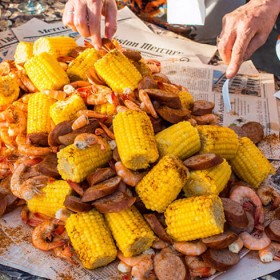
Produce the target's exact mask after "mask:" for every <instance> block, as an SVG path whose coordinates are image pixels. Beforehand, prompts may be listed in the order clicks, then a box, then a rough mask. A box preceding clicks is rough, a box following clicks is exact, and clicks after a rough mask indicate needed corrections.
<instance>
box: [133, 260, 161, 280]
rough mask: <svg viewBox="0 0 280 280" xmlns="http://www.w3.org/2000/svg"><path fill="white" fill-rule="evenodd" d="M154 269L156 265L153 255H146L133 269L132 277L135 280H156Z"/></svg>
mask: <svg viewBox="0 0 280 280" xmlns="http://www.w3.org/2000/svg"><path fill="white" fill-rule="evenodd" d="M153 269H154V264H153V260H152V257H151V255H144V257H143V259H142V260H141V261H139V262H138V263H137V264H136V265H134V266H133V267H132V269H131V276H132V277H133V279H135V280H144V279H150V280H152V279H154V280H156V277H155V275H154V273H153Z"/></svg>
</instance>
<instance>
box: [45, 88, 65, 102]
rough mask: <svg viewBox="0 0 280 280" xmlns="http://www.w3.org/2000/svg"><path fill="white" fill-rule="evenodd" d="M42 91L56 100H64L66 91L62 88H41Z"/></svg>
mask: <svg viewBox="0 0 280 280" xmlns="http://www.w3.org/2000/svg"><path fill="white" fill-rule="evenodd" d="M42 93H44V94H46V95H47V96H49V97H51V98H54V99H56V100H65V99H66V96H67V94H66V92H64V91H62V90H50V89H43V90H42Z"/></svg>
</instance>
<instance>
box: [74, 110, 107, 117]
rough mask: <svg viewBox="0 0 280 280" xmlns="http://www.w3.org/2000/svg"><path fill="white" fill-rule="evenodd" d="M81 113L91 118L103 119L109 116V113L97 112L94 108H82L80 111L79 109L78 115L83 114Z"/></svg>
mask: <svg viewBox="0 0 280 280" xmlns="http://www.w3.org/2000/svg"><path fill="white" fill-rule="evenodd" d="M81 115H86V116H87V117H89V118H95V119H103V118H106V117H107V115H105V114H102V113H98V112H95V111H93V110H80V111H78V112H77V116H81Z"/></svg>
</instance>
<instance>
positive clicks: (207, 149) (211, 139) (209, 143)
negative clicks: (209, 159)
mask: <svg viewBox="0 0 280 280" xmlns="http://www.w3.org/2000/svg"><path fill="white" fill-rule="evenodd" d="M197 129H198V132H199V136H200V140H201V150H200V153H201V154H206V153H214V154H218V155H220V156H221V157H223V158H225V159H232V158H233V157H234V156H235V155H236V153H237V149H238V146H239V142H238V136H237V134H236V133H235V132H234V131H233V130H232V129H230V128H228V127H222V126H216V125H199V126H197Z"/></svg>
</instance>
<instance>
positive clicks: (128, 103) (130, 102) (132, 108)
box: [124, 99, 142, 112]
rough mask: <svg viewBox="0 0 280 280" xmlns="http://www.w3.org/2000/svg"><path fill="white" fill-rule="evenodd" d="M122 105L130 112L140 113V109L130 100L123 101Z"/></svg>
mask: <svg viewBox="0 0 280 280" xmlns="http://www.w3.org/2000/svg"><path fill="white" fill-rule="evenodd" d="M124 105H125V106H126V107H127V108H128V109H130V110H134V111H138V112H140V111H142V110H141V109H140V107H139V106H138V105H137V104H136V103H135V102H133V101H131V100H129V99H126V100H125V101H124Z"/></svg>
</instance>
